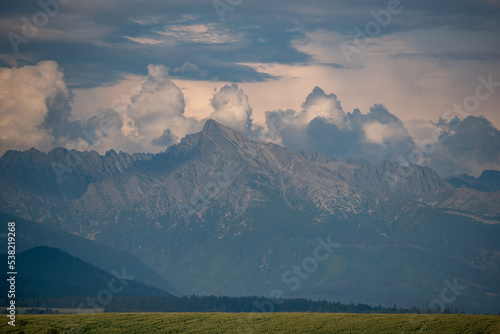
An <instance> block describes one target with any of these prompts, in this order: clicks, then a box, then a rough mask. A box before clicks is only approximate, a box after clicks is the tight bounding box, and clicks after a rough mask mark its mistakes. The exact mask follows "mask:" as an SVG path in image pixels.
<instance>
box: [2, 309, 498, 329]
mask: <svg viewBox="0 0 500 334" xmlns="http://www.w3.org/2000/svg"><path fill="white" fill-rule="evenodd" d="M4 316H5V315H4ZM0 333H25V334H30V333H37V334H44V333H47V334H49V333H50V334H55V333H103V334H105V333H377V334H380V333H397V334H403V333H491V334H498V333H500V316H485V315H459V314H457V315H455V314H450V315H444V314H438V315H436V314H432V315H413V314H339V313H335V314H331V313H329V314H325V313H237V314H235V313H126V314H122V313H120V314H116V313H104V314H95V315H88V314H87V315H74V314H69V315H66V314H64V315H62V314H55V315H18V316H17V317H16V327H12V326H10V325H8V324H7V321H6V319H4V320H3V321H2V323H1V324H0Z"/></svg>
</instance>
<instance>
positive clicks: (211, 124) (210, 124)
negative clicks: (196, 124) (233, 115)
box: [201, 119, 234, 134]
mask: <svg viewBox="0 0 500 334" xmlns="http://www.w3.org/2000/svg"><path fill="white" fill-rule="evenodd" d="M228 131H234V130H232V129H231V128H228V127H226V126H224V125H222V124H220V123H219V122H217V121H214V120H213V119H209V120H207V122H206V123H205V125H204V126H203V130H202V131H201V132H202V133H204V134H211V133H214V132H217V133H220V132H228Z"/></svg>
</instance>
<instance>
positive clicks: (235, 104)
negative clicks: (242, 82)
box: [210, 84, 253, 134]
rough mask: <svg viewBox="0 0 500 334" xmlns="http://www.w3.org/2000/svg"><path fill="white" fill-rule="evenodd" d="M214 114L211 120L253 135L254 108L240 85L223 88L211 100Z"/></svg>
mask: <svg viewBox="0 0 500 334" xmlns="http://www.w3.org/2000/svg"><path fill="white" fill-rule="evenodd" d="M211 104H212V107H213V108H214V112H213V113H212V114H211V115H210V118H212V119H214V120H216V121H218V122H219V123H221V124H224V125H226V126H228V127H230V128H233V129H235V130H238V131H241V132H244V133H247V134H249V133H251V131H252V123H253V121H252V108H251V107H250V103H249V102H248V96H247V95H246V94H245V93H244V92H243V90H242V89H240V88H238V85H235V84H232V85H231V86H228V85H226V86H224V87H222V88H221V89H220V90H219V91H218V92H217V93H215V94H214V96H213V98H212V100H211Z"/></svg>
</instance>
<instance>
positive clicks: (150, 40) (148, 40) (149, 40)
mask: <svg viewBox="0 0 500 334" xmlns="http://www.w3.org/2000/svg"><path fill="white" fill-rule="evenodd" d="M123 37H124V38H126V39H128V40H130V41H132V42H136V43H139V44H148V45H156V44H161V43H162V41H159V40H157V39H153V38H148V37H130V36H123Z"/></svg>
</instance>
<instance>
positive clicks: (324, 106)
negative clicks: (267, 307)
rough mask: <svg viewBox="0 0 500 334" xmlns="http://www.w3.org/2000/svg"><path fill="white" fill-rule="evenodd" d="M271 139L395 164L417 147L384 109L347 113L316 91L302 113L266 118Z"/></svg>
mask: <svg viewBox="0 0 500 334" xmlns="http://www.w3.org/2000/svg"><path fill="white" fill-rule="evenodd" d="M266 116H267V117H266V120H267V126H268V129H269V132H270V133H271V132H273V130H274V133H272V135H270V136H269V137H270V139H274V138H272V137H273V135H274V137H278V138H281V141H282V143H283V145H284V146H286V147H289V148H291V149H295V150H305V151H313V152H319V153H323V154H327V155H331V156H334V157H337V158H363V159H367V160H369V161H371V162H374V163H376V162H379V161H381V160H396V159H397V158H398V156H400V155H403V156H404V155H408V154H410V153H411V151H412V150H413V149H414V143H413V140H412V139H411V137H410V136H409V135H408V132H407V130H406V128H405V127H404V125H403V123H402V122H401V120H400V119H399V118H398V117H396V116H395V115H393V114H392V113H390V112H389V111H388V110H387V109H386V108H385V107H384V106H383V105H380V104H376V105H374V106H373V107H372V108H371V109H370V111H369V112H368V113H366V114H363V113H361V112H360V111H359V110H358V109H356V110H354V111H353V112H352V113H345V112H344V111H343V109H342V106H341V103H340V101H339V100H338V99H337V97H336V96H335V95H334V94H326V93H325V92H324V91H323V90H322V89H320V88H318V87H316V88H315V89H314V90H313V91H312V93H311V94H309V96H308V97H307V99H306V101H305V102H304V103H303V104H302V110H301V112H299V113H295V112H294V111H291V110H288V111H274V112H268V113H267V115H266Z"/></svg>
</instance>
